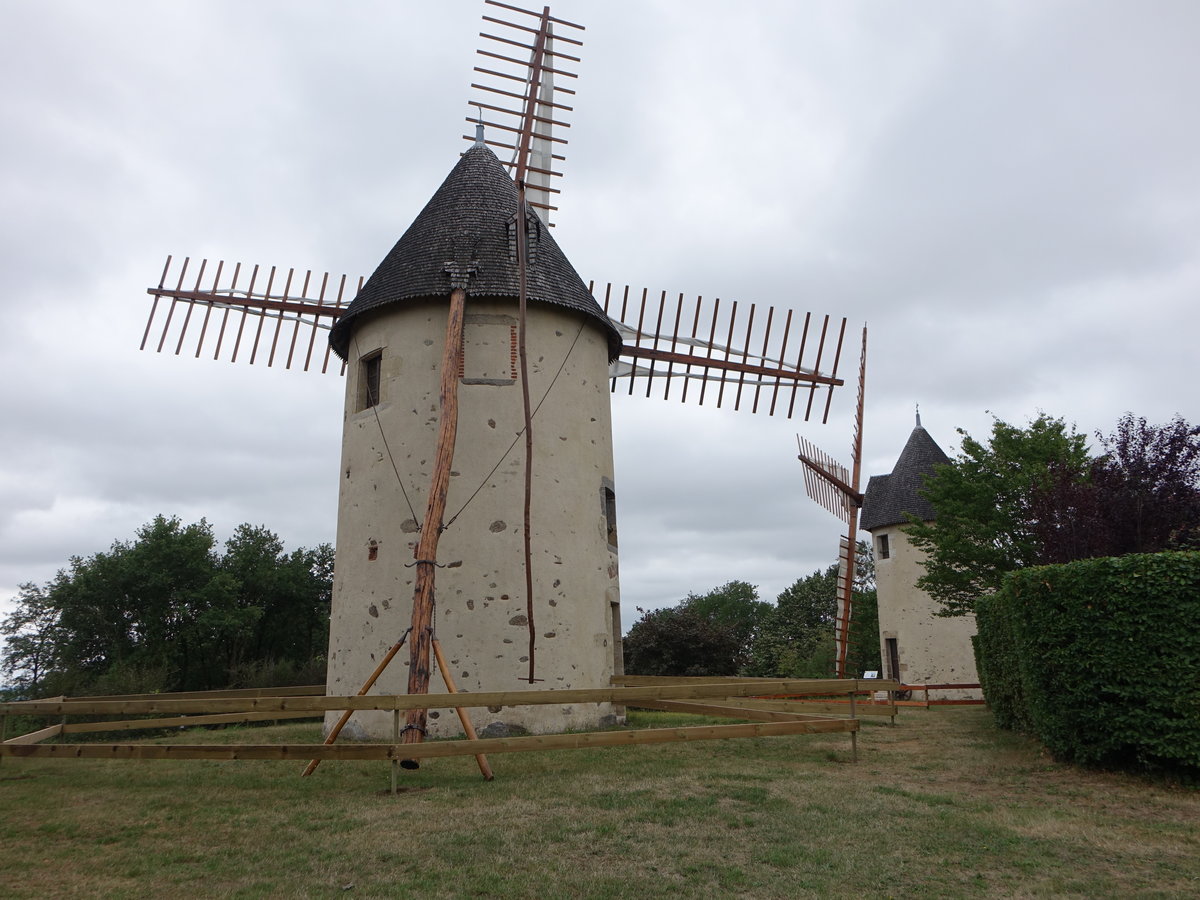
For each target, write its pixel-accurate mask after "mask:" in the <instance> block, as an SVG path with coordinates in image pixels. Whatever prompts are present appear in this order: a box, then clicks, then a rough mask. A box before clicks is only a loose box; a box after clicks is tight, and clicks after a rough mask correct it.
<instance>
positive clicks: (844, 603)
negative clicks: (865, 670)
mask: <svg viewBox="0 0 1200 900" xmlns="http://www.w3.org/2000/svg"><path fill="white" fill-rule="evenodd" d="M866 383H867V327H866V326H865V325H864V326H863V331H862V351H861V353H860V355H859V365H858V403H857V405H856V407H855V413H854V437H853V439H852V440H851V442H850V455H851V458H852V460H853V461H852V463H851V468H850V469H849V470H847V469H846V467H845V466H843V465H842V464H841V463H839V462H838V461H837V460H835V459H834V458H833V457H832V456H830V455H829V454H827V453H824V452H823V451H821V450H820V449H818V448H817V447H815V446H814V445H813V444H811V443H809V442H808V441H807V440H805V439H804V438H802V437H799V436H797V438H796V440H797V442H798V443H799V445H800V462H801V463H803V465H804V487H805V489H806V490H807V492H808V496H809V497H811V498H812V499H813V500H815V501H816V502H817V503H818V504H820V505H821V506H823V507H824V508H825V509H827V510H829V511H830V512H831V513H833V514H834V515H835V516H837V517H838V518H840V519H841V520H842V521H844V522H845V523H846V526H847V528H846V535H845V536H844V537H843V538H842V539H841V544H840V547H839V551H838V579H837V595H838V602H837V614H836V618H835V620H834V641H835V644H836V647H837V654H836V675H837V677H838V678H845V677H846V656H847V653H848V651H849V647H850V644H852V643H854V640H853V637H852V636H851V633H850V622H851V617H852V614H853V611H854V574H855V565H856V559H855V557H856V554H857V552H858V511H859V509H861V508H862V504H863V495H862V492H861V491H860V490H859V485H860V480H861V477H862V431H863V401H864V399H865V391H866Z"/></svg>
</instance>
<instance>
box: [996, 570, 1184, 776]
mask: <svg viewBox="0 0 1200 900" xmlns="http://www.w3.org/2000/svg"><path fill="white" fill-rule="evenodd" d="M976 619H977V622H978V627H979V635H978V640H977V642H976V656H977V661H978V663H979V673H980V683H981V684H982V685H983V690H984V696H985V697H986V698H987V700H988V704H989V705H990V706H991V707H992V710H993V713H994V715H995V717H996V722H997V724H999V725H1001V726H1002V727H1005V728H1013V729H1017V730H1022V731H1028V732H1030V733H1032V734H1033V735H1035V736H1036V737H1038V738H1039V739H1040V740H1041V741H1042V743H1044V744H1045V745H1046V747H1047V748H1048V749H1049V750H1050V751H1051V753H1053V754H1054V755H1055V756H1056V757H1058V758H1060V759H1065V760H1070V761H1074V762H1079V763H1086V764H1094V765H1101V766H1109V767H1118V768H1127V769H1168V770H1172V769H1184V770H1190V771H1191V772H1193V773H1200V553H1196V552H1180V553H1155V554H1142V555H1130V556H1122V557H1113V558H1106V559H1089V560H1081V561H1078V562H1073V563H1068V564H1066V565H1060V566H1043V567H1039V568H1034V569H1024V570H1021V571H1018V572H1013V573H1012V574H1010V575H1009V576H1008V577H1007V579H1006V581H1005V584H1004V587H1003V588H1002V589H1001V590H1000V591H999V592H998V593H997V594H995V595H994V596H992V597H989V598H987V599H986V600H983V601H981V602H980V603H979V604H978V606H977V608H976Z"/></svg>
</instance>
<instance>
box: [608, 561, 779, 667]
mask: <svg viewBox="0 0 1200 900" xmlns="http://www.w3.org/2000/svg"><path fill="white" fill-rule="evenodd" d="M770 611H771V604H769V603H766V602H764V601H762V600H759V599H758V588H756V587H755V586H754V585H752V584H749V583H748V582H745V581H730V582H726V583H725V584H723V585H721V586H720V587H715V588H713V589H712V590H711V591H708V592H707V593H704V594H688V595H687V597H686V598H684V600H683V601H682V602H681V603H680V604H679V605H678V606H673V607H665V608H663V609H656V610H651V611H649V612H647V611H646V610H643V609H641V608H639V609H638V612H640V613H641V614H642V617H641V618H640V619H638V621H636V622H634V623H633V626H632V627H631V628H630V629H629V633H628V634H627V635H626V636H625V639H624V641H623V649H624V654H625V671H627V672H628V673H629V674H631V675H736V674H738V673H739V672H740V671H741V670H742V668H743V667H744V666H745V664H746V662H747V661H748V659H749V655H750V647H751V646H752V644H753V642H754V638H755V635H756V634H757V633H758V629H759V626H760V625H761V623H762V621H763V619H764V618H765V616H766V615H767V614H768V613H770Z"/></svg>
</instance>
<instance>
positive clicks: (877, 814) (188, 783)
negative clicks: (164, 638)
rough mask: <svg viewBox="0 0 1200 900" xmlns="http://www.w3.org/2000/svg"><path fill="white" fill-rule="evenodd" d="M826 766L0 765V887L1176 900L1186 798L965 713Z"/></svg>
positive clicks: (544, 758)
mask: <svg viewBox="0 0 1200 900" xmlns="http://www.w3.org/2000/svg"><path fill="white" fill-rule="evenodd" d="M639 718H641V721H642V723H643V724H645V725H647V726H651V727H653V726H659V725H662V724H663V723H664V722H665V721H671V722H673V723H680V722H682V721H686V723H688V724H691V723H693V722H696V721H699V720H697V719H696V718H695V717H687V718H686V719H681V718H680V717H669V719H664V717H663V714H658V713H656V714H650V715H646V716H644V717H639ZM317 727H318V726H316V725H313V724H292V725H284V726H279V727H277V728H273V729H269V730H267V731H263V730H254V731H249V732H247V733H245V734H244V735H243V737H242V738H241V739H243V740H246V741H250V740H253V741H255V742H261V741H263V740H266V739H269V740H275V741H279V742H288V743H299V742H307V741H312V740H315V739H316V729H317ZM231 733H233V734H236V733H237V732H236V731H235V730H233V729H224V730H220V731H213V732H206V733H201V734H200V735H196V734H188V735H186V736H183V737H180V738H178V739H179V740H181V741H183V742H188V743H191V742H196V741H198V740H210V741H214V742H228V741H229V740H230V739H231ZM265 735H269V738H268V737H265ZM167 739H168V738H163V739H162V740H167ZM169 739H171V740H174V739H176V738H169ZM848 745H849V741H848V739H847V737H846V736H845V735H811V736H800V737H794V738H763V739H752V740H731V741H721V742H706V743H691V744H674V745H666V744H663V745H651V746H643V747H627V748H617V749H611V750H602V751H600V750H580V751H559V752H551V753H541V754H532V753H531V754H508V755H503V756H497V757H494V758H493V760H492V764H493V766H494V768H495V769H496V773H497V779H496V781H494V782H492V783H490V784H488V783H484V782H483V781H482V780H481V779H480V777H479V773H478V770H477V769H476V768H475V764H474V761H473V760H471V759H469V758H464V759H444V760H433V761H428V762H426V763H425V764H424V765H423V766H422V768H421V769H420V771H418V772H412V773H404V774H403V776H402V780H401V784H402V785H403V786H404V787H405V788H406V789H407V790H406V791H404V792H402V793H401V794H399V795H398V796H394V797H393V796H391V795H389V794H387V793H385V791H386V788H387V785H388V781H389V768H388V765H387V764H384V763H332V762H327V763H324V764H322V766H321V768H320V769H318V770H317V773H316V774H315V775H314V776H313V777H311V778H306V779H301V778H299V777H298V774H299V771H298V770H299V767H298V766H297V765H296V764H291V763H279V762H188V761H144V762H128V761H121V762H100V761H76V762H71V761H65V760H5V762H4V764H3V766H0V808H2V809H3V815H2V817H0V844H2V846H3V855H2V856H0V878H2V879H3V883H4V885H5V893H6V895H7V896H13V897H45V896H55V897H100V896H103V897H145V896H161V895H172V894H173V895H178V896H188V897H278V896H289V897H292V896H294V897H330V896H366V897H531V898H532V897H539V898H542V897H598V898H606V897H613V898H617V897H637V898H644V897H651V896H653V897H660V896H666V897H712V896H747V897H781V898H783V897H804V896H814V897H816V896H821V897H841V896H846V897H849V896H855V897H861V896H905V897H912V896H916V897H922V896H925V897H945V896H994V897H1001V896H1004V897H1007V896H1034V895H1053V896H1078V897H1098V896H1125V895H1136V896H1180V897H1185V896H1187V897H1190V896H1194V895H1196V894H1197V893H1200V836H1198V826H1197V824H1196V823H1197V822H1200V793H1198V792H1197V791H1195V790H1192V789H1184V788H1177V787H1172V786H1170V785H1166V784H1161V783H1153V782H1147V781H1145V780H1141V779H1137V778H1132V777H1128V776H1121V775H1109V774H1103V773H1092V772H1082V771H1079V770H1077V769H1072V768H1069V767H1065V766H1060V765H1058V764H1056V763H1054V762H1053V761H1051V760H1049V759H1047V758H1046V757H1045V756H1044V755H1043V754H1042V753H1041V752H1040V751H1039V749H1038V748H1037V746H1036V745H1034V744H1032V743H1029V742H1027V741H1025V740H1023V739H1021V738H1019V737H1016V736H1013V735H1011V734H1007V733H1004V732H999V731H997V730H996V729H995V728H994V727H992V725H991V722H990V718H989V716H988V715H987V713H986V711H983V710H978V709H951V710H933V711H906V712H904V713H903V714H902V716H901V717H900V719H899V724H898V725H897V726H896V727H895V728H892V727H889V726H887V725H885V724H876V723H866V724H864V726H863V732H862V735H861V739H860V749H861V751H862V758H861V762H859V763H858V764H853V763H851V762H850V756H849V746H848Z"/></svg>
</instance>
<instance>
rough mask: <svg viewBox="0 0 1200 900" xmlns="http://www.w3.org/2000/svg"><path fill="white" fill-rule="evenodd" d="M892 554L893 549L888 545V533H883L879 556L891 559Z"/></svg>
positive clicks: (880, 537) (880, 538)
mask: <svg viewBox="0 0 1200 900" xmlns="http://www.w3.org/2000/svg"><path fill="white" fill-rule="evenodd" d="M891 555H892V549H891V547H889V546H888V536H887V535H886V534H881V535H880V536H879V558H880V559H890V558H891Z"/></svg>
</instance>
